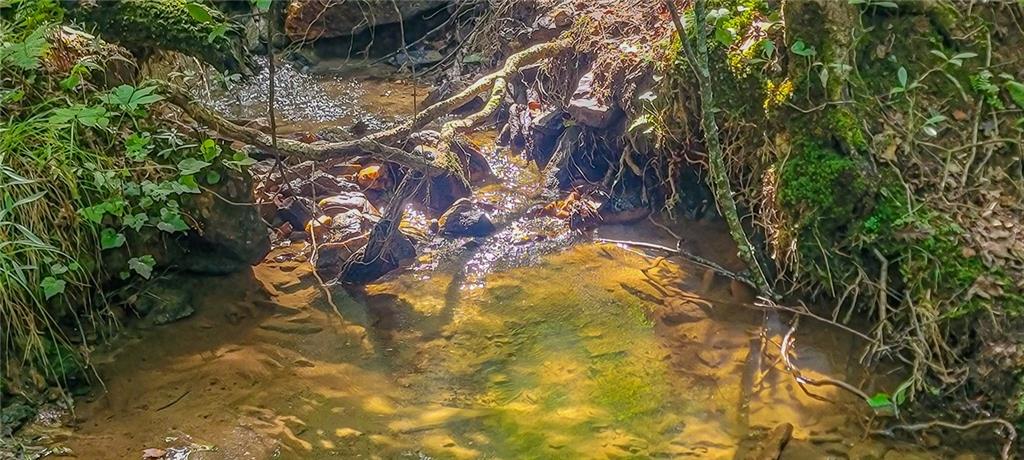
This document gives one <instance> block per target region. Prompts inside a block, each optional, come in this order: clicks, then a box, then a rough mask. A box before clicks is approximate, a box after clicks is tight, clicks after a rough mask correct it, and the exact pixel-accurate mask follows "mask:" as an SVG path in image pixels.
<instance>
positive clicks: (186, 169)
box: [178, 158, 210, 176]
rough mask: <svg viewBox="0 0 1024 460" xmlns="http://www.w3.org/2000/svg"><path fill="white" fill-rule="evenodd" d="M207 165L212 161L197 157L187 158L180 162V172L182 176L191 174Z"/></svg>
mask: <svg viewBox="0 0 1024 460" xmlns="http://www.w3.org/2000/svg"><path fill="white" fill-rule="evenodd" d="M207 166H210V163H207V162H205V161H203V160H198V159H195V158H186V159H184V160H181V161H179V162H178V174H180V175H182V176H191V175H193V174H195V173H197V172H199V171H202V170H203V168H205V167H207Z"/></svg>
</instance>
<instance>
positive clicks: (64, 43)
mask: <svg viewBox="0 0 1024 460" xmlns="http://www.w3.org/2000/svg"><path fill="white" fill-rule="evenodd" d="M0 15H2V16H0V17H2V19H3V21H2V23H0V67H2V68H3V69H4V70H3V73H2V74H0V318H2V323H0V330H2V332H0V345H2V348H3V350H4V352H5V353H3V357H2V358H3V363H2V364H3V366H4V369H3V370H4V375H5V379H8V378H9V379H14V378H15V374H24V373H26V372H27V373H28V374H32V375H40V374H41V375H40V377H41V378H45V380H47V381H49V382H51V383H55V384H58V385H63V384H65V383H66V382H67V379H68V378H72V377H75V376H80V375H81V371H82V370H83V369H84V368H85V367H86V366H87V364H88V361H87V356H88V347H89V342H90V339H92V338H94V337H95V336H96V335H97V334H102V333H103V331H105V330H107V329H109V327H111V326H113V325H115V323H116V320H115V317H114V316H112V315H111V314H109V312H108V310H107V309H106V305H105V303H104V300H103V298H102V296H98V295H97V291H96V288H97V287H98V286H99V285H100V284H102V283H104V282H106V281H107V280H110V279H111V278H113V279H122V280H129V281H130V280H131V279H133V278H134V279H142V278H150V277H151V276H152V275H153V270H154V268H155V265H156V260H155V259H154V257H153V255H152V254H149V253H146V252H144V251H145V250H146V249H145V248H142V247H131V246H132V245H131V244H129V242H130V241H131V240H132V237H133V235H136V234H142V233H154V232H155V233H165V234H169V235H173V234H181V233H184V232H187V231H188V230H189V229H190V227H191V225H190V221H191V219H190V217H189V216H188V214H187V211H185V209H187V202H188V200H189V196H190V195H194V194H198V193H200V192H201V189H202V188H204V187H207V186H211V185H213V184H216V183H218V182H220V181H221V179H222V175H223V174H225V173H227V170H228V169H234V170H241V168H243V167H245V166H248V165H249V164H251V163H252V162H253V160H251V159H249V158H248V157H247V156H245V155H244V154H242V153H237V152H231V151H227V150H224V149H223V148H222V146H221V145H219V144H217V143H216V142H214V141H213V140H210V139H204V138H202V137H199V138H198V139H197V138H196V136H195V134H192V133H181V132H179V131H178V129H177V128H176V126H178V125H176V124H175V123H170V122H168V121H166V120H167V118H165V115H164V110H162V109H161V108H160V107H159V106H160V105H161V104H160V101H161V100H162V99H163V97H162V96H161V95H160V90H159V84H158V83H157V82H141V83H137V82H134V81H132V80H133V78H134V76H133V75H124V76H111V75H109V72H107V71H108V70H109V69H107V68H106V67H105V66H104V65H105V64H106V60H109V59H124V57H118V56H113V57H111V56H110V55H109V53H108V51H109V47H108V46H107V45H103V46H101V44H100V42H99V41H98V40H96V39H95V38H89V39H87V40H81V39H80V38H81V36H80V35H74V34H72V35H69V33H68V31H67V30H65V29H62V28H61V27H60V24H61V23H62V22H63V20H64V17H63V15H64V11H63V9H62V8H61V6H60V5H58V4H57V3H56V2H53V1H27V0H26V1H19V2H14V3H12V4H10V5H9V6H8V7H5V8H2V9H0ZM67 56H74V57H75V60H74V62H71V63H69V64H70V65H67V66H64V65H61V63H60V62H57V61H58V59H65V58H66V57H67ZM112 78H113V79H115V80H117V79H120V80H122V81H111V79H112ZM111 252H128V253H129V254H128V256H127V257H125V259H127V264H126V265H125V266H112V265H106V264H104V258H105V254H107V253H111ZM68 332H70V333H71V334H68ZM22 377H25V376H24V375H22ZM33 379H34V380H38V378H33ZM9 389H10V388H7V389H5V391H6V390H9ZM23 396H26V397H28V395H23Z"/></svg>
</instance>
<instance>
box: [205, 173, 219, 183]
mask: <svg viewBox="0 0 1024 460" xmlns="http://www.w3.org/2000/svg"><path fill="white" fill-rule="evenodd" d="M219 182H220V173H219V172H217V171H215V170H213V169H211V170H209V171H206V183H207V184H209V185H216V184H217V183H219Z"/></svg>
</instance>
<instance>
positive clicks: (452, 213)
mask: <svg viewBox="0 0 1024 460" xmlns="http://www.w3.org/2000/svg"><path fill="white" fill-rule="evenodd" d="M437 225H438V229H439V231H440V232H441V234H444V235H448V236H474V237H478V236H487V235H490V234H491V233H492V232H494V223H493V222H491V218H490V216H488V215H487V213H486V212H484V211H483V210H482V209H480V207H479V206H477V205H476V204H475V203H474V202H473V201H471V200H469V199H468V198H461V199H459V200H458V201H456V202H455V203H454V204H452V206H451V207H450V208H448V210H447V211H445V212H444V214H442V215H441V217H440V218H438V219H437Z"/></svg>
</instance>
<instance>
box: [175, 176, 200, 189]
mask: <svg viewBox="0 0 1024 460" xmlns="http://www.w3.org/2000/svg"><path fill="white" fill-rule="evenodd" d="M178 185H180V186H181V188H180V189H179V190H180V191H182V192H184V193H199V183H197V182H196V176H192V175H188V176H181V177H179V178H178Z"/></svg>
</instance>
